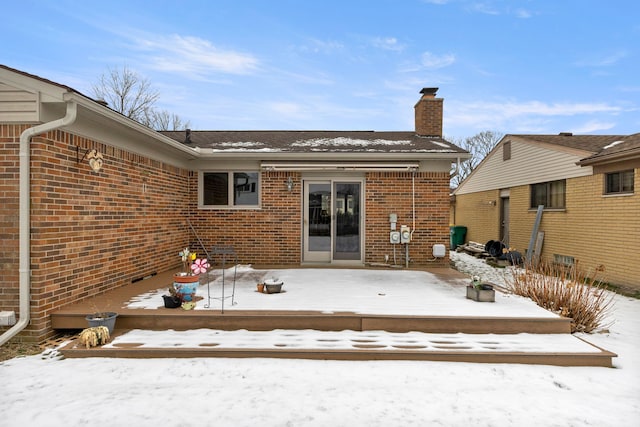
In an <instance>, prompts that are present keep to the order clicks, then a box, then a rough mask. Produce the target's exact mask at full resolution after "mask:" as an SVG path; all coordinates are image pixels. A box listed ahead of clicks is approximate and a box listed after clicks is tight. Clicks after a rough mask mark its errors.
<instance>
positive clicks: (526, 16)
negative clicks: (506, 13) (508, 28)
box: [515, 9, 533, 19]
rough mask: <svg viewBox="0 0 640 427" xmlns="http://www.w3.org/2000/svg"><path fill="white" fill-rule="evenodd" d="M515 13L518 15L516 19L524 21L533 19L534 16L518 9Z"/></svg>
mask: <svg viewBox="0 0 640 427" xmlns="http://www.w3.org/2000/svg"><path fill="white" fill-rule="evenodd" d="M515 13H516V17H518V18H522V19H527V18H531V17H532V16H533V13H531V12H530V11H528V10H526V9H516V11H515Z"/></svg>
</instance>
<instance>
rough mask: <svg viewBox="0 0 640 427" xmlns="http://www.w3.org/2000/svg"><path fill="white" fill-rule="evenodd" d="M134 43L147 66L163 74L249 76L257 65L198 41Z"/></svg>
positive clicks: (148, 39) (246, 57)
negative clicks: (145, 57) (144, 55)
mask: <svg viewBox="0 0 640 427" xmlns="http://www.w3.org/2000/svg"><path fill="white" fill-rule="evenodd" d="M136 43H137V44H138V47H139V48H142V49H143V50H145V51H147V52H148V53H149V55H150V61H151V64H150V65H151V66H152V67H153V68H156V69H159V70H164V71H175V72H180V73H185V74H189V73H195V74H198V75H203V74H209V73H211V72H222V73H227V74H248V73H251V72H253V71H254V70H255V69H256V68H257V66H258V64H259V61H258V59H257V58H256V57H254V56H253V55H250V54H246V53H241V52H236V51H233V50H226V49H221V48H218V47H216V46H214V45H213V44H212V43H211V42H209V41H208V40H204V39H201V38H199V37H191V36H181V35H177V34H173V35H170V36H159V35H153V36H150V37H146V38H138V39H136Z"/></svg>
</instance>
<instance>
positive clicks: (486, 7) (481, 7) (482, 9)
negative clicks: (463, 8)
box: [469, 2, 500, 15]
mask: <svg viewBox="0 0 640 427" xmlns="http://www.w3.org/2000/svg"><path fill="white" fill-rule="evenodd" d="M469 9H470V10H472V11H474V12H479V13H483V14H485V15H500V12H499V11H498V10H497V9H496V8H495V7H493V6H492V5H490V4H487V3H482V2H474V3H471V4H470V5H469Z"/></svg>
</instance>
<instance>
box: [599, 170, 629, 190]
mask: <svg viewBox="0 0 640 427" xmlns="http://www.w3.org/2000/svg"><path fill="white" fill-rule="evenodd" d="M633 181H634V176H633V169H631V170H628V171H622V172H612V173H607V174H605V182H604V194H632V193H633V184H634V183H633Z"/></svg>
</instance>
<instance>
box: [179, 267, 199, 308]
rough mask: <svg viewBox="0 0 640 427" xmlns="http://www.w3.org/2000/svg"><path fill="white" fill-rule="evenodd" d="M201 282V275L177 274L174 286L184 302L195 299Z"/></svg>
mask: <svg viewBox="0 0 640 427" xmlns="http://www.w3.org/2000/svg"><path fill="white" fill-rule="evenodd" d="M199 284H200V276H187V275H186V274H185V275H181V274H175V275H174V276H173V287H174V288H175V289H176V293H177V294H178V298H180V300H181V301H182V302H184V301H187V302H190V301H194V300H195V297H196V291H197V290H198V285H199Z"/></svg>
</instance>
